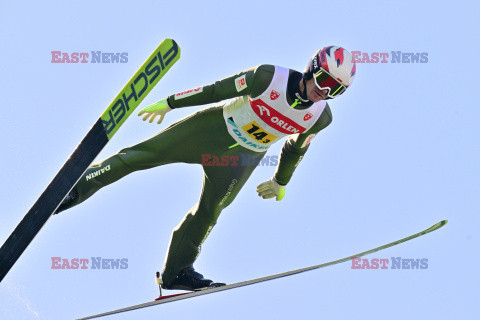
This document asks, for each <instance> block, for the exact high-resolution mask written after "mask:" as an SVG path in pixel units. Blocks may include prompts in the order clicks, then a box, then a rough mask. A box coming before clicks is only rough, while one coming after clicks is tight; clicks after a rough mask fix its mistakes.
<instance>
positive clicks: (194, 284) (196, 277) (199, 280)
mask: <svg viewBox="0 0 480 320" xmlns="http://www.w3.org/2000/svg"><path fill="white" fill-rule="evenodd" d="M160 280H161V279H159V281H160ZM159 284H160V285H161V287H162V288H163V289H168V290H188V291H200V290H204V289H209V288H216V287H221V286H224V285H225V283H218V282H213V281H212V280H210V279H205V278H204V277H203V275H201V274H200V273H198V272H196V271H195V269H193V266H189V267H186V268H185V269H183V270H182V271H180V273H179V274H178V275H177V276H176V277H175V280H173V282H172V283H170V284H169V285H166V284H165V283H163V282H162V283H159Z"/></svg>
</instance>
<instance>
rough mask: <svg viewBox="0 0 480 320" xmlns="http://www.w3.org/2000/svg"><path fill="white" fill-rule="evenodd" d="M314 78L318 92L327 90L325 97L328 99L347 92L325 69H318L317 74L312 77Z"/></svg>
mask: <svg viewBox="0 0 480 320" xmlns="http://www.w3.org/2000/svg"><path fill="white" fill-rule="evenodd" d="M313 77H314V78H315V84H316V85H317V87H318V88H319V89H320V90H325V89H327V90H328V92H327V96H328V97H329V98H330V99H333V98H336V97H338V96H339V95H341V94H342V93H344V92H345V90H347V87H345V86H344V85H343V84H342V83H340V82H339V81H338V80H337V79H335V78H334V77H333V76H332V75H331V74H330V73H328V72H327V71H326V70H325V69H323V68H321V67H320V70H318V72H317V73H315V74H314V75H313Z"/></svg>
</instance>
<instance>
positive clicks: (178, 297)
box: [77, 220, 447, 320]
mask: <svg viewBox="0 0 480 320" xmlns="http://www.w3.org/2000/svg"><path fill="white" fill-rule="evenodd" d="M446 224H447V220H442V221H440V222H438V223H436V224H434V225H433V226H431V227H430V228H428V229H425V230H423V231H421V232H418V233H415V234H413V235H411V236H408V237H405V238H402V239H400V240H397V241H393V242H390V243H387V244H384V245H382V246H379V247H376V248H373V249H370V250H367V251H363V252H360V253H357V254H354V255H351V256H348V257H345V258H342V259H338V260H333V261H330V262H326V263H322V264H318V265H315V266H311V267H307V268H302V269H296V270H292V271H287V272H284V273H278V274H274V275H271V276H266V277H262V278H257V279H253V280H247V281H243V282H237V283H234V284H229V285H226V286H223V287H216V288H212V289H208V290H204V291H195V292H189V293H182V294H179V295H171V296H166V297H162V299H157V300H155V301H150V302H146V303H142V304H137V305H134V306H131V307H127V308H122V309H117V310H113V311H109V312H105V313H100V314H96V315H93V316H89V317H85V318H80V319H77V320H86V319H93V318H99V317H103V316H108V315H112V314H117V313H120V312H125V311H131V310H135V309H140V308H145V307H151V306H154V305H157V304H163V303H168V302H174V301H179V300H183V299H188V298H193V297H196V296H201V295H205V294H210V293H215V292H219V291H224V290H230V289H234V288H239V287H245V286H248V285H252V284H256V283H260V282H264V281H269V280H274V279H279V278H283V277H288V276H291V275H294V274H299V273H302V272H306V271H311V270H315V269H320V268H324V267H328V266H332V265H334V264H338V263H342V262H346V261H349V260H351V259H353V258H357V257H362V256H365V255H367V254H371V253H374V252H377V251H380V250H384V249H387V248H390V247H393V246H396V245H397V244H400V243H403V242H407V241H410V240H412V239H415V238H418V237H420V236H423V235H425V234H427V233H430V232H433V231H435V230H438V229H440V228H441V227H443V226H444V225H446Z"/></svg>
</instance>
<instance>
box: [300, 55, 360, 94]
mask: <svg viewBox="0 0 480 320" xmlns="http://www.w3.org/2000/svg"><path fill="white" fill-rule="evenodd" d="M356 70H357V67H356V65H355V61H354V60H353V57H352V55H351V53H350V52H348V51H347V50H345V49H344V48H342V47H338V46H329V47H325V48H323V49H321V50H318V51H317V52H316V53H315V55H314V56H313V57H312V59H311V60H310V62H309V63H308V65H307V66H306V68H305V70H304V71H303V76H304V78H305V80H309V79H311V78H313V77H315V80H316V81H315V84H316V85H317V87H319V88H320V89H322V90H324V89H327V90H328V93H327V95H328V97H329V98H330V99H333V98H335V97H338V96H339V95H341V94H342V93H343V92H345V90H346V89H347V88H348V87H349V86H350V85H351V84H352V81H353V78H355V72H356Z"/></svg>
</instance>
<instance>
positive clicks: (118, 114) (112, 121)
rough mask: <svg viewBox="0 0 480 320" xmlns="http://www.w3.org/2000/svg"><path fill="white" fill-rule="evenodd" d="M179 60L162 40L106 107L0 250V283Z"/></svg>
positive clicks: (171, 45)
mask: <svg viewBox="0 0 480 320" xmlns="http://www.w3.org/2000/svg"><path fill="white" fill-rule="evenodd" d="M179 58H180V48H179V47H178V45H177V43H176V42H175V41H174V40H172V39H165V40H164V41H162V43H161V44H160V45H159V46H158V47H157V48H156V49H155V51H154V52H153V53H152V54H151V55H150V57H148V59H147V60H146V61H145V62H144V63H143V65H142V66H141V67H140V69H139V70H138V71H137V72H136V73H135V75H134V76H133V77H132V78H131V79H130V81H128V82H127V84H126V85H125V87H123V89H122V90H121V91H120V92H119V93H118V95H117V96H116V97H115V99H114V100H113V101H112V103H110V105H109V106H108V108H107V109H106V110H105V112H104V113H103V114H102V115H101V116H100V118H99V119H98V120H97V122H96V123H95V124H94V125H93V127H92V128H91V129H90V131H89V132H88V133H87V135H86V136H85V137H84V138H83V140H82V141H81V142H80V144H79V145H78V146H77V148H76V149H75V151H74V152H73V153H72V155H71V156H70V157H69V158H68V160H67V161H66V162H65V164H64V165H63V167H62V168H61V169H60V171H59V172H58V173H57V175H56V176H55V177H54V178H53V180H52V182H50V184H49V185H48V187H47V188H46V189H45V191H44V192H43V193H42V194H41V196H40V198H38V200H37V201H36V202H35V204H34V205H33V207H32V208H31V209H30V210H29V211H28V212H27V214H26V215H25V217H24V218H23V219H22V221H21V222H20V223H19V224H18V225H17V227H16V228H15V230H14V231H13V232H12V234H11V235H10V236H9V237H8V238H7V240H6V241H5V243H4V244H3V245H2V247H1V248H0V282H1V281H2V280H3V278H4V277H5V276H6V275H7V273H8V272H9V270H10V269H11V268H12V267H13V265H14V264H15V262H16V261H17V260H18V258H19V257H20V256H21V255H22V253H23V252H24V251H25V249H26V248H27V247H28V245H29V244H30V243H31V242H32V240H33V238H34V237H35V236H36V235H37V233H38V232H39V231H40V229H41V228H42V227H43V226H44V224H45V223H46V222H47V220H48V218H50V216H51V215H52V214H53V212H54V211H55V210H56V209H57V208H58V206H59V205H60V203H61V202H62V200H63V199H64V198H65V196H66V195H67V194H68V192H70V190H71V189H72V188H73V187H74V186H75V184H76V183H77V181H78V180H79V179H80V177H81V176H82V175H83V173H84V172H85V171H86V170H87V168H88V166H89V165H90V164H91V163H92V162H93V160H95V158H96V157H97V155H98V154H99V153H100V151H102V149H103V147H105V145H106V144H107V143H108V142H109V141H110V139H112V137H113V135H114V134H115V133H116V132H117V131H118V129H119V128H120V127H121V126H122V124H123V123H124V122H125V120H127V118H128V117H129V116H130V115H131V114H132V112H133V111H134V110H135V108H136V107H138V105H139V104H140V103H141V102H142V100H143V99H144V98H145V97H146V96H147V94H148V93H149V92H150V91H151V90H152V89H153V87H154V86H155V85H156V84H157V83H158V81H160V79H161V78H162V77H163V76H164V75H165V73H167V71H168V70H169V69H170V68H171V67H172V66H173V65H174V64H175V62H177V60H178V59H179Z"/></svg>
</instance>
